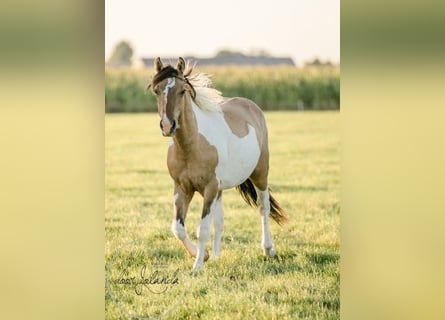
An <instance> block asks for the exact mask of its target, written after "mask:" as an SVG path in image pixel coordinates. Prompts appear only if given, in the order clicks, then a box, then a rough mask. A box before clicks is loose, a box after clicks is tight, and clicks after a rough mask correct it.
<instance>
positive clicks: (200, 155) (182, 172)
mask: <svg viewBox="0 0 445 320" xmlns="http://www.w3.org/2000/svg"><path fill="white" fill-rule="evenodd" d="M212 149H213V150H200V151H199V152H196V153H190V154H187V155H184V154H182V153H180V152H178V150H176V149H175V147H174V146H172V147H171V148H170V149H169V154H168V159H167V165H168V169H169V172H170V175H171V177H172V178H173V180H174V181H175V182H176V183H177V184H179V185H181V186H183V187H184V188H185V189H190V190H194V191H200V192H201V191H202V190H204V188H205V186H206V185H207V184H208V183H209V182H211V181H212V180H215V179H216V176H215V168H216V165H217V159H218V157H217V151H216V149H215V148H212Z"/></svg>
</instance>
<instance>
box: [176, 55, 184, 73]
mask: <svg viewBox="0 0 445 320" xmlns="http://www.w3.org/2000/svg"><path fill="white" fill-rule="evenodd" d="M176 69H178V72H179V73H180V74H183V73H184V69H185V61H184V59H183V58H182V57H179V59H178V63H177V64H176Z"/></svg>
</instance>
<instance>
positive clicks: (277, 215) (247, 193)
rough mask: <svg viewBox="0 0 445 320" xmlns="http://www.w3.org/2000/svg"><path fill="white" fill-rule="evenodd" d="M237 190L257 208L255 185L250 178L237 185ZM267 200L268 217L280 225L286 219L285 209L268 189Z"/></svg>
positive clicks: (248, 202) (249, 203)
mask: <svg viewBox="0 0 445 320" xmlns="http://www.w3.org/2000/svg"><path fill="white" fill-rule="evenodd" d="M236 189H237V190H238V192H239V193H240V194H241V196H242V197H243V199H244V201H246V202H247V204H248V205H250V206H251V207H253V208H258V202H257V199H258V196H257V194H256V190H255V187H254V186H253V183H252V181H251V180H250V179H247V180H246V181H244V182H243V183H241V184H240V185H239V186H237V187H236ZM269 202H270V217H271V218H272V219H274V220H275V222H276V223H278V224H279V225H280V226H281V225H283V224H284V223H286V222H287V221H288V215H287V213H286V211H284V209H283V208H282V207H281V206H280V204H279V203H278V201H277V200H275V198H274V197H272V194H271V192H270V189H269Z"/></svg>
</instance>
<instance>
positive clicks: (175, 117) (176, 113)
mask: <svg viewBox="0 0 445 320" xmlns="http://www.w3.org/2000/svg"><path fill="white" fill-rule="evenodd" d="M154 67H155V70H156V75H155V76H154V77H153V80H152V82H151V84H150V85H149V87H151V89H152V91H153V93H154V94H155V95H156V99H157V102H158V112H159V116H160V117H161V123H160V126H161V131H162V135H164V136H166V137H169V136H173V135H174V134H175V132H176V129H178V121H179V118H180V116H181V112H182V110H183V108H184V104H185V99H186V96H187V95H186V93H187V92H189V93H190V94H191V95H192V96H194V94H195V92H194V89H193V87H192V86H191V85H190V83H189V82H188V80H187V75H188V74H189V72H187V73H186V74H184V69H185V61H184V59H183V58H179V59H178V63H177V65H176V68H173V67H172V66H171V65H167V66H164V65H163V64H162V62H161V59H160V58H156V60H155V62H154Z"/></svg>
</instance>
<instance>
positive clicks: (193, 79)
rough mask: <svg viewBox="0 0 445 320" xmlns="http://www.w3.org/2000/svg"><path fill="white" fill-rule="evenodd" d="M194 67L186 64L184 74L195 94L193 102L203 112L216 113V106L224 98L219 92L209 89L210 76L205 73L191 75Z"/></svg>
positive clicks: (210, 83)
mask: <svg viewBox="0 0 445 320" xmlns="http://www.w3.org/2000/svg"><path fill="white" fill-rule="evenodd" d="M194 67H195V65H191V64H190V63H189V62H187V68H186V71H185V72H184V74H185V75H186V77H187V79H188V81H189V82H190V84H191V85H192V86H193V88H194V89H195V92H196V97H195V99H194V102H195V103H196V105H197V106H198V107H199V108H200V109H201V110H204V111H217V110H218V108H217V107H218V105H219V104H221V102H223V100H224V98H223V96H222V94H221V92H220V91H218V90H216V89H214V88H211V87H210V86H211V85H212V80H211V79H210V76H209V75H207V74H205V73H195V74H192V71H193V68H194Z"/></svg>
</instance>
